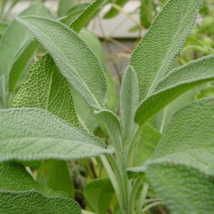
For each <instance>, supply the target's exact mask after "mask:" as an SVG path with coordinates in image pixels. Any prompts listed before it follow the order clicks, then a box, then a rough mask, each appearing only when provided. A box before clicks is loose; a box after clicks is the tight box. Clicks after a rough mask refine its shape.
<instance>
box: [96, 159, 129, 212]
mask: <svg viewBox="0 0 214 214" xmlns="http://www.w3.org/2000/svg"><path fill="white" fill-rule="evenodd" d="M100 159H101V161H102V164H103V166H104V167H105V170H106V172H107V173H108V176H109V179H110V180H111V183H112V186H113V187H114V191H115V194H116V196H117V198H118V202H119V204H120V207H121V211H122V213H123V214H127V212H126V210H124V207H125V201H124V199H123V198H122V196H123V194H122V193H123V192H120V188H121V183H122V182H121V181H120V182H119V180H117V179H116V177H115V174H114V172H113V171H112V168H111V166H110V165H109V162H108V160H107V159H106V157H105V156H104V155H100ZM113 162H114V161H112V163H113ZM115 164H116V163H115ZM114 167H116V166H114ZM117 167H118V166H117ZM116 171H117V172H115V173H118V170H116ZM119 173H120V172H119ZM122 188H123V187H122ZM121 194H122V195H121Z"/></svg>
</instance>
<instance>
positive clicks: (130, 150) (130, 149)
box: [126, 126, 144, 167]
mask: <svg viewBox="0 0 214 214" xmlns="http://www.w3.org/2000/svg"><path fill="white" fill-rule="evenodd" d="M143 127H144V126H140V127H139V128H138V130H137V132H136V133H135V135H134V137H133V139H132V141H131V143H130V145H129V147H128V150H126V154H127V159H126V166H127V167H132V161H133V155H134V149H135V146H136V144H137V142H138V139H139V137H140V134H141V132H142V129H143Z"/></svg>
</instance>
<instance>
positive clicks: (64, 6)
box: [57, 0, 75, 17]
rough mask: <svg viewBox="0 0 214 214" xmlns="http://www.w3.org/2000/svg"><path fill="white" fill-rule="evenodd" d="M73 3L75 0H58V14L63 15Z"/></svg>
mask: <svg viewBox="0 0 214 214" xmlns="http://www.w3.org/2000/svg"><path fill="white" fill-rule="evenodd" d="M74 4H75V0H60V2H59V6H58V11H57V14H58V16H59V17H61V16H65V15H66V14H67V13H68V11H69V10H70V9H71V8H72V7H73V6H74Z"/></svg>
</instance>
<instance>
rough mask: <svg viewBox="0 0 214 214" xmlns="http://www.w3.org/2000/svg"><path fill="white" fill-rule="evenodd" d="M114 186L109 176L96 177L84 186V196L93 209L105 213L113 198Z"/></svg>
mask: <svg viewBox="0 0 214 214" xmlns="http://www.w3.org/2000/svg"><path fill="white" fill-rule="evenodd" d="M113 194H114V188H113V186H112V184H111V181H110V180H109V179H108V178H102V179H96V180H93V181H91V182H89V183H87V184H86V185H85V187H84V196H85V198H86V200H87V202H88V204H89V206H90V207H91V209H92V210H93V211H94V212H96V213H99V214H105V213H106V211H107V209H108V207H109V205H110V203H111V200H112V196H113Z"/></svg>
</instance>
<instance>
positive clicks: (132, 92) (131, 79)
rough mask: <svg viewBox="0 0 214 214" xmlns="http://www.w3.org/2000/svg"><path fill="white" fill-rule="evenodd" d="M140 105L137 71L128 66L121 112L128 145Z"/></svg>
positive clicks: (123, 84) (122, 93) (124, 80)
mask: <svg viewBox="0 0 214 214" xmlns="http://www.w3.org/2000/svg"><path fill="white" fill-rule="evenodd" d="M138 104H139V87H138V80H137V75H136V73H135V70H134V69H133V67H132V66H128V67H127V69H126V71H125V74H124V77H123V82H122V86H121V96H120V106H121V107H120V112H121V120H122V125H123V135H124V140H125V142H126V143H128V142H130V141H131V139H132V136H133V134H134V131H135V129H136V128H137V125H136V124H135V122H134V116H135V111H136V109H137V106H138Z"/></svg>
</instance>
